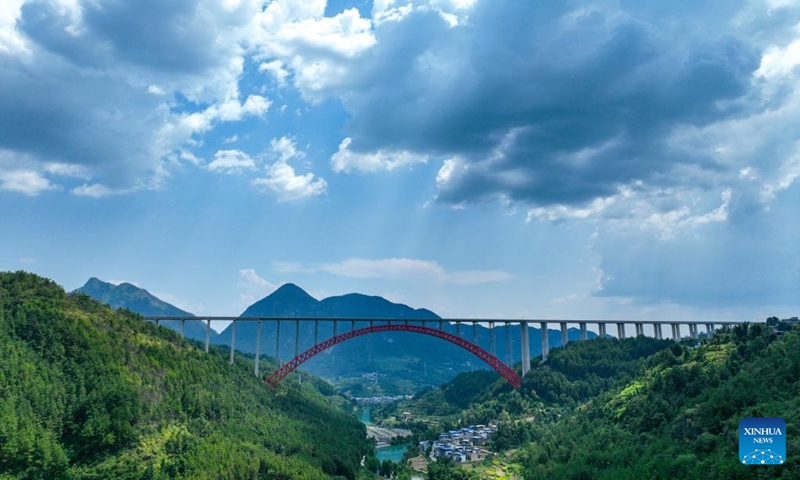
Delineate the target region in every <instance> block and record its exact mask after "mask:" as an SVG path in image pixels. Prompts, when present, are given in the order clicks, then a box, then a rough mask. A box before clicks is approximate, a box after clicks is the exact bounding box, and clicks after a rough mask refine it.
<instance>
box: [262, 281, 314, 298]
mask: <svg viewBox="0 0 800 480" xmlns="http://www.w3.org/2000/svg"><path fill="white" fill-rule="evenodd" d="M273 295H279V296H282V295H303V296H309V297H310V296H311V295H309V294H308V292H306V291H305V290H303V289H302V288H300V287H298V286H297V285H295V284H294V283H284V284H283V285H281V286H280V287H278V288H277V289H276V290H275V291H274V292H272V293H271V294H270V295H269V296H270V297H271V296H273Z"/></svg>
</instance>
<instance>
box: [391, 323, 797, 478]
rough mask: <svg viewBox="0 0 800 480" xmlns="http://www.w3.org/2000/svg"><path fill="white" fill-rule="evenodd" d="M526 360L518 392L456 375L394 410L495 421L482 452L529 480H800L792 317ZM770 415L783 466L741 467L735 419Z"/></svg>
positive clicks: (454, 424)
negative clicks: (779, 434)
mask: <svg viewBox="0 0 800 480" xmlns="http://www.w3.org/2000/svg"><path fill="white" fill-rule="evenodd" d="M532 364H533V365H532V369H531V371H530V373H529V374H528V375H527V376H526V377H525V379H524V380H523V384H522V387H521V388H520V389H518V390H513V389H511V388H510V387H509V386H508V385H507V384H505V383H503V382H502V381H501V380H495V381H494V382H492V383H489V382H491V380H492V379H491V378H481V377H476V376H475V374H462V375H459V376H458V377H456V378H455V379H454V380H453V381H451V382H449V383H448V384H446V385H444V386H443V387H442V388H438V389H434V390H431V391H428V392H424V393H422V394H420V395H417V397H416V398H414V399H412V400H411V401H408V402H406V403H402V404H400V405H398V406H397V407H396V410H395V411H394V412H393V413H394V414H395V415H398V416H399V415H400V412H403V411H410V412H411V413H412V414H413V415H414V417H415V418H417V419H420V420H425V421H431V420H433V421H438V424H439V425H446V426H447V428H453V429H454V428H458V427H459V426H464V425H469V424H478V423H482V424H488V423H490V422H492V423H495V424H497V425H498V431H497V434H496V435H495V437H494V438H493V440H492V442H491V445H490V448H492V449H493V450H494V451H497V452H500V453H503V452H504V451H505V452H506V454H505V455H501V456H505V457H506V458H510V459H511V462H512V463H515V464H516V465H515V466H514V468H515V470H516V471H518V472H520V474H521V476H522V477H523V478H525V479H550V478H570V479H583V478H592V479H600V480H612V479H614V480H616V479H639V478H648V479H656V480H660V479H663V480H667V479H673V478H681V479H683V478H685V479H698V480H701V479H702V480H723V479H724V480H727V479H766V478H784V479H789V478H800V464H798V463H797V462H796V460H795V459H796V458H797V456H798V455H799V454H800V439H799V438H798V436H797V435H794V434H793V433H792V432H797V431H798V428H800V395H798V392H800V327H798V326H797V325H794V326H793V325H792V322H790V321H789V322H785V321H784V322H781V321H779V320H777V319H775V320H774V321H773V323H772V324H771V325H770V324H764V323H754V324H742V325H737V326H735V327H733V328H731V329H729V330H718V331H717V332H716V334H715V335H714V336H713V337H712V338H710V339H700V340H690V339H685V340H683V341H681V342H672V341H669V340H656V339H651V338H645V337H638V338H627V339H623V340H617V339H595V340H592V341H587V342H574V343H570V344H568V345H567V346H566V347H565V348H563V349H562V348H559V349H554V350H553V351H552V352H551V355H550V358H549V359H548V361H547V362H545V363H540V362H538V361H537V360H534V361H533V362H532ZM495 378H497V377H496V376H495ZM487 383H489V385H488V386H486V384H487ZM476 390H477V393H476V392H475V391H476ZM465 392H471V395H469V396H470V399H469V400H468V401H467V403H469V404H470V405H469V406H468V407H467V408H466V409H464V408H462V407H461V405H463V403H459V402H460V401H461V400H462V397H463V396H465V395H467V393H465ZM776 417H777V418H781V419H783V420H784V421H785V422H786V428H785V432H784V438H785V441H786V451H785V456H783V458H782V459H777V458H776V457H774V456H773V458H771V459H770V458H766V460H765V461H766V462H770V461H773V462H775V463H778V462H779V461H780V460H784V464H783V465H764V466H753V465H743V464H742V461H740V459H739V454H740V452H739V444H740V443H739V442H740V440H739V422H740V421H741V420H742V419H745V418H776ZM447 428H445V430H446V429H447ZM435 431H436V430H434V432H435ZM434 435H435V434H434ZM756 446H757V447H759V450H761V449H763V450H767V449H769V448H770V445H769V444H768V443H764V444H761V443H759V444H756ZM750 448H754V447H750ZM512 451H513V453H512ZM751 452H752V451H751ZM751 452H748V451H745V452H742V453H751ZM773 452H774V453H777V452H775V451H774V450H773ZM768 453H769V452H768ZM438 478H442V477H438ZM448 478H467V477H466V476H463V477H455V476H454V477H448ZM470 478H471V477H470Z"/></svg>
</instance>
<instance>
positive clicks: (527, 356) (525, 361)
mask: <svg viewBox="0 0 800 480" xmlns="http://www.w3.org/2000/svg"><path fill="white" fill-rule="evenodd" d="M519 327H520V341H521V342H522V345H521V347H522V376H523V377H524V376H525V375H527V374H528V372H529V371H530V370H531V344H530V340H529V339H528V324H527V323H525V322H520V323H519Z"/></svg>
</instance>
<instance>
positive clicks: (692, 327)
mask: <svg viewBox="0 0 800 480" xmlns="http://www.w3.org/2000/svg"><path fill="white" fill-rule="evenodd" d="M689 335H691V337H692V338H697V324H696V323H690V324H689Z"/></svg>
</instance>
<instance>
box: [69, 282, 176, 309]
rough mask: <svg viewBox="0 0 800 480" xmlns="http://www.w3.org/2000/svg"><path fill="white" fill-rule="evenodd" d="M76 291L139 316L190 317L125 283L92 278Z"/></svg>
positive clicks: (141, 289) (140, 289)
mask: <svg viewBox="0 0 800 480" xmlns="http://www.w3.org/2000/svg"><path fill="white" fill-rule="evenodd" d="M76 291H77V292H80V293H85V294H86V295H89V296H90V297H92V298H94V299H95V300H97V301H99V302H101V303H105V304H107V305H108V306H110V307H111V308H114V309H117V308H127V309H128V310H131V311H134V312H136V313H138V314H140V315H145V316H147V315H175V316H190V315H191V313H189V312H187V311H185V310H181V309H180V308H178V307H176V306H174V305H170V304H169V303H167V302H165V301H163V300H161V299H160V298H158V297H156V296H154V295H153V294H151V293H150V292H148V291H147V290H145V289H143V288H139V287H137V286H136V285H133V284H131V283H127V282H123V283H120V284H119V285H114V284H112V283H109V282H104V281H102V280H100V279H99V278H97V277H92V278H90V279H89V280H88V281H87V282H86V284H85V285H84V286H82V287H81V288H79V289H77V290H76Z"/></svg>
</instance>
